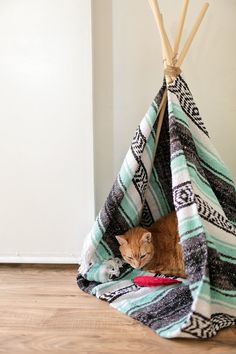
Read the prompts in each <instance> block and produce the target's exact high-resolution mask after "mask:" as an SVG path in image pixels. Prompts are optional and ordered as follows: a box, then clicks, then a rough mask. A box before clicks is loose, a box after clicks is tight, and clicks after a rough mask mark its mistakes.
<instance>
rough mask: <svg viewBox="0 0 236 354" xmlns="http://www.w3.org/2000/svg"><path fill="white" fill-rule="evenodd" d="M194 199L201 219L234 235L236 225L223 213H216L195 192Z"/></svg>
mask: <svg viewBox="0 0 236 354" xmlns="http://www.w3.org/2000/svg"><path fill="white" fill-rule="evenodd" d="M195 201H196V204H197V206H198V213H199V215H200V216H201V217H202V218H203V219H205V220H207V221H208V222H210V223H212V224H213V225H215V226H217V227H219V228H220V229H222V230H224V231H226V232H229V233H231V234H232V235H235V236H236V227H235V226H234V225H233V224H232V223H231V222H229V220H228V219H227V218H226V217H225V216H224V215H222V214H220V213H218V211H216V210H215V209H213V208H212V207H211V206H210V205H209V204H208V203H206V202H205V201H204V200H203V199H202V198H201V197H200V196H199V195H197V194H196V195H195Z"/></svg>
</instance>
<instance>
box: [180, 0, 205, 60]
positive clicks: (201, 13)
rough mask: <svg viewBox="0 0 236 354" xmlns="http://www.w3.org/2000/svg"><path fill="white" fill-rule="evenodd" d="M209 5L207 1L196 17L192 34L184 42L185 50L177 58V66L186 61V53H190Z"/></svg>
mask: <svg viewBox="0 0 236 354" xmlns="http://www.w3.org/2000/svg"><path fill="white" fill-rule="evenodd" d="M208 7H209V4H208V3H205V4H204V6H203V7H202V9H201V11H200V13H199V15H198V17H197V18H196V21H195V23H194V25H193V28H192V30H191V32H190V34H189V36H188V38H187V40H186V42H185V44H184V47H183V50H182V52H181V54H180V56H179V58H178V60H177V63H176V66H178V67H180V66H181V64H182V63H183V61H184V59H185V57H186V54H187V53H188V50H189V48H190V46H191V44H192V41H193V39H194V37H195V35H196V33H197V31H198V29H199V26H200V24H201V22H202V20H203V17H204V16H205V13H206V11H207V9H208Z"/></svg>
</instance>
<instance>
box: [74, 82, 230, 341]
mask: <svg viewBox="0 0 236 354" xmlns="http://www.w3.org/2000/svg"><path fill="white" fill-rule="evenodd" d="M165 89H166V84H165V82H164V84H163V86H162V88H161V90H160V91H159V93H158V94H157V96H156V97H155V99H154V100H153V102H152V104H151V106H150V107H149V109H148V111H147V113H146V115H145V117H144V118H143V120H142V121H141V123H140V125H139V127H138V129H137V131H136V134H135V136H134V138H133V141H132V144H131V147H130V149H129V151H128V153H127V155H126V158H125V160H124V162H123V165H122V167H121V170H120V172H119V174H118V176H117V178H116V181H115V183H114V185H113V187H112V189H111V192H110V194H109V196H108V198H107V200H106V202H105V205H104V207H103V208H102V209H101V211H100V213H99V215H98V216H97V218H96V221H95V224H94V226H93V228H92V230H91V232H90V233H89V235H88V236H87V237H86V239H85V242H84V247H83V252H82V257H81V267H80V270H79V273H78V276H77V283H78V286H79V287H80V288H81V289H82V290H84V291H85V292H87V293H89V294H92V295H94V296H96V297H98V298H100V299H102V300H106V301H108V302H109V303H110V304H111V306H113V307H114V308H116V309H117V310H119V311H121V312H123V313H126V314H128V315H129V316H131V317H132V318H134V319H136V320H138V321H141V322H142V323H144V324H145V325H147V326H149V327H150V328H151V329H152V330H154V331H155V332H156V333H158V334H159V335H160V336H162V337H165V338H174V337H185V338H193V337H194V338H196V337H197V338H209V337H212V336H213V335H215V334H216V333H217V331H219V330H220V329H221V328H224V327H228V326H231V325H234V324H236V193H235V185H234V183H233V181H232V178H231V177H230V174H229V172H228V170H227V168H226V167H225V165H224V163H223V162H222V160H221V158H220V157H219V155H218V153H217V152H216V150H215V148H214V147H213V146H212V144H211V141H210V139H209V134H208V132H207V130H206V128H205V126H204V123H203V121H202V119H201V117H200V114H199V110H198V108H197V106H196V105H195V103H194V101H193V98H192V95H191V92H190V90H189V88H188V86H187V84H186V82H185V81H184V80H183V78H182V77H181V76H178V77H177V78H176V80H175V81H174V82H173V83H172V84H170V85H169V86H168V91H167V93H168V107H167V109H166V111H165V115H164V121H163V125H162V130H161V134H160V139H159V142H158V146H157V150H156V127H157V122H158V114H157V112H158V107H159V105H160V102H161V99H162V96H163V93H164V90H165ZM174 209H175V210H176V212H177V218H178V228H179V234H180V240H181V245H182V248H183V254H184V262H185V269H186V273H187V279H185V280H184V281H183V282H182V283H181V284H174V285H169V286H160V287H139V286H137V285H135V284H134V283H133V278H134V276H136V275H143V274H148V273H147V272H144V271H142V270H137V269H132V268H131V267H130V266H128V265H127V264H122V262H121V260H120V253H119V248H118V242H117V240H116V239H115V237H114V236H115V235H118V234H122V233H124V232H125V231H127V230H128V229H129V228H131V227H134V226H137V225H138V224H139V225H142V226H143V227H145V226H146V227H147V226H150V225H151V224H152V223H153V222H154V221H155V220H157V219H158V218H159V217H161V216H163V215H165V214H167V213H169V212H170V211H171V210H174Z"/></svg>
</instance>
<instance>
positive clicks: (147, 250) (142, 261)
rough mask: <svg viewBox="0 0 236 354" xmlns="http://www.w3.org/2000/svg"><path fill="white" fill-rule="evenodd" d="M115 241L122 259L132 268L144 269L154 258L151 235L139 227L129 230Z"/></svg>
mask: <svg viewBox="0 0 236 354" xmlns="http://www.w3.org/2000/svg"><path fill="white" fill-rule="evenodd" d="M116 239H117V241H118V242H119V244H120V253H121V255H122V257H123V259H124V260H125V261H126V262H127V263H129V264H130V265H131V267H133V268H136V269H139V268H142V267H144V266H145V265H146V264H148V263H149V262H150V261H151V259H152V258H153V256H154V246H153V243H152V234H151V233H150V232H149V231H147V230H145V229H143V228H141V227H135V228H133V229H130V230H128V231H127V232H126V233H125V234H124V235H119V236H116Z"/></svg>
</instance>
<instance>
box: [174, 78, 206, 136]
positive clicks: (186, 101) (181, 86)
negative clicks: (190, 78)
mask: <svg viewBox="0 0 236 354" xmlns="http://www.w3.org/2000/svg"><path fill="white" fill-rule="evenodd" d="M168 90H169V91H170V92H172V93H174V94H175V95H176V97H177V98H178V100H179V103H180V106H181V108H182V110H183V111H184V112H185V113H186V114H187V116H188V117H189V118H190V119H191V120H192V121H193V122H194V123H195V124H196V125H197V126H198V128H199V129H201V130H202V131H203V132H204V133H205V134H206V135H207V136H209V134H208V131H207V129H206V127H205V125H204V123H203V121H202V118H201V116H200V113H199V110H198V108H197V106H196V104H195V102H194V100H193V96H192V94H191V92H190V90H189V88H188V85H187V84H186V82H185V81H184V80H183V78H182V77H181V78H179V79H177V80H175V81H174V83H173V84H171V85H169V87H168Z"/></svg>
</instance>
